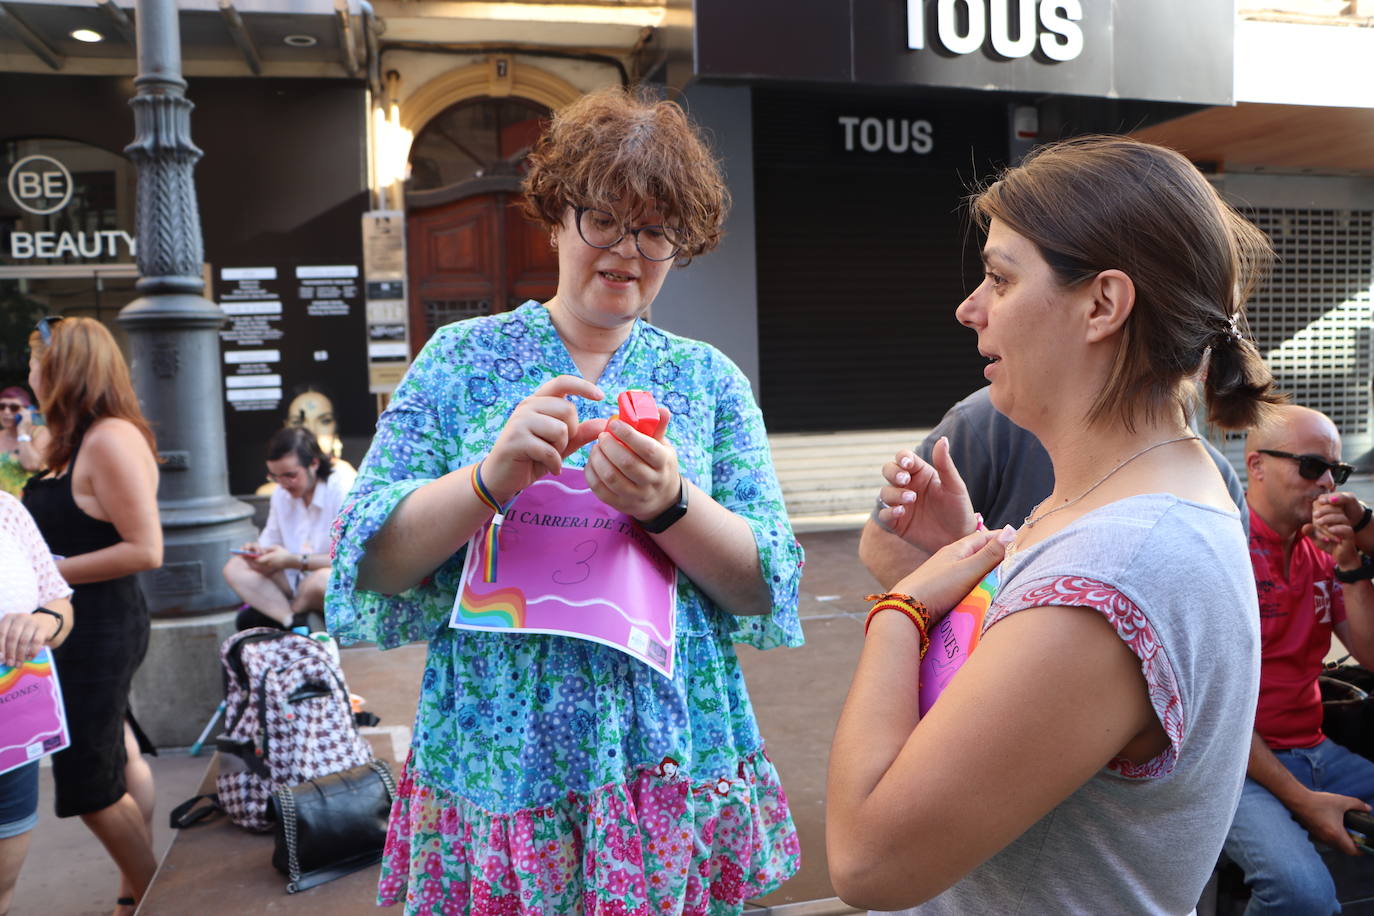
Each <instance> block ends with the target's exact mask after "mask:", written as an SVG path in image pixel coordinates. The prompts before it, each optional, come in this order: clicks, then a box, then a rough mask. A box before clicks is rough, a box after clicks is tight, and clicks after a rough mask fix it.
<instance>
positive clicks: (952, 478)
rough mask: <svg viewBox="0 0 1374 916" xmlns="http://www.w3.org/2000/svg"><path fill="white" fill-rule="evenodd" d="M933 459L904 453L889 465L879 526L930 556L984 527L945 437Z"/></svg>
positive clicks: (932, 455)
mask: <svg viewBox="0 0 1374 916" xmlns="http://www.w3.org/2000/svg"><path fill="white" fill-rule="evenodd" d="M930 457H931V461H929V462H927V461H923V460H922V459H921V457H920V456H919V455H917V454H915V453H914V452H910V451H900V452H898V453H897V456H896V457H895V458H894V459H893V460H892V461H889V462H887V463H886V464H884V465H883V479H884V480H886V481H887V485H886V486H884V487H883V488H882V490H881V491H879V499H881V500H882V501H883V504H884V508H883V509H882V510H881V511H880V512H879V513H878V521H880V522H881V523H882V524H883V525H885V526H886V527H887V529H888V530H889V531H891V532H892V533H893V534H895V535H897V536H898V537H900V538H902V539H903V540H904V541H906V542H908V543H910V544H912V545H913V546H915V547H918V548H920V549H921V550H923V551H925V552H926V553H934V552H935V551H937V550H939V549H940V548H941V547H944V546H945V545H946V544H949V543H952V542H953V541H956V540H958V539H959V538H961V537H963V536H964V535H966V534H968V533H969V532H970V531H972V530H973V529H974V528H976V527H977V525H978V519H977V516H976V515H975V514H974V512H973V503H971V502H970V501H969V496H968V489H967V488H966V487H965V486H964V479H963V478H962V477H960V476H959V469H958V468H956V467H955V466H954V459H952V458H951V457H950V456H949V439H948V438H947V437H945V436H941V437H940V441H938V442H936V443H935V448H934V449H933V450H932V451H931V455H930ZM959 597H960V598H962V597H963V595H960V596H959Z"/></svg>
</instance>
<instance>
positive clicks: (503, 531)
mask: <svg viewBox="0 0 1374 916" xmlns="http://www.w3.org/2000/svg"><path fill="white" fill-rule="evenodd" d="M489 528H490V523H488V524H487V525H484V526H483V527H482V528H481V529H479V530H478V532H477V533H476V534H474V535H473V536H472V539H471V540H470V541H469V542H468V546H467V556H466V558H465V559H464V562H463V576H462V582H461V585H460V587H459V590H458V597H457V600H456V601H455V602H454V606H453V615H452V616H451V617H450V619H449V625H450V626H452V627H455V628H457V629H460V630H499V631H509V632H512V633H517V632H525V633H552V634H556V635H561V636H572V637H575V638H577V639H589V640H591V641H593V642H599V643H601V644H602V645H606V646H610V647H612V648H614V649H619V650H620V651H622V652H625V653H626V654H628V655H630V656H632V657H633V658H636V659H638V660H639V661H642V662H643V663H644V664H646V665H648V666H649V667H651V668H653V669H654V670H655V671H657V672H659V673H660V674H662V675H663V676H665V677H669V678H671V677H672V676H673V662H674V658H673V647H674V645H675V644H676V642H677V640H676V635H677V634H676V627H677V567H676V566H674V565H673V562H672V561H671V560H669V559H668V557H667V555H666V554H664V553H663V551H662V550H660V549H659V548H658V545H656V544H655V543H654V542H653V539H652V538H650V537H649V536H648V535H647V534H645V533H644V530H643V529H642V528H640V527H639V525H638V524H636V523H635V521H634V520H633V519H632V518H630V517H629V516H628V515H625V514H624V513H622V512H617V511H616V510H615V509H612V508H611V507H610V506H608V505H606V504H605V503H603V502H602V501H601V500H599V499H597V498H596V496H595V494H593V493H592V491H591V490H590V489H589V488H588V487H587V479H586V476H585V475H584V474H583V472H582V470H581V469H580V468H568V467H565V468H563V472H562V473H561V474H560V475H559V476H557V477H544V478H542V479H540V480H537V481H535V482H534V484H532V485H531V486H530V487H528V488H527V489H526V490H524V491H523V492H522V493H521V494H520V495H519V496H518V497H517V498H516V500H515V502H514V503H513V504H512V505H511V506H510V508H509V509H508V510H507V511H506V514H505V521H504V523H503V524H502V525H501V526H500V532H499V541H498V544H497V547H496V550H495V555H494V556H493V554H492V552H491V551H490V550H489V547H488V541H489V538H488V537H487V533H488V529H489Z"/></svg>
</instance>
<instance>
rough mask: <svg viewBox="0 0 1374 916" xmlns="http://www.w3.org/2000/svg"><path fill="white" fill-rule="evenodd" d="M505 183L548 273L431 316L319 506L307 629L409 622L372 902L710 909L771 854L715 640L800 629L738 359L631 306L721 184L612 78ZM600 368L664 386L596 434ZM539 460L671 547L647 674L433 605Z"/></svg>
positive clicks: (448, 592)
mask: <svg viewBox="0 0 1374 916" xmlns="http://www.w3.org/2000/svg"><path fill="white" fill-rule="evenodd" d="M526 192H527V193H526V197H527V212H528V213H529V214H530V216H531V217H532V218H534V219H535V220H537V221H539V222H541V223H542V224H543V225H544V226H546V227H547V228H548V230H549V235H550V242H551V244H553V245H554V246H555V247H556V248H557V250H558V288H557V294H556V295H555V296H554V297H553V298H552V299H550V300H549V301H548V302H547V303H544V304H542V305H541V304H539V303H536V302H527V303H525V304H524V305H522V306H520V307H519V308H517V309H515V310H514V311H511V312H506V313H504V314H499V315H492V316H490V317H484V318H476V319H471V320H468V321H463V322H458V323H456V324H452V325H449V326H448V327H445V328H442V329H440V330H439V332H438V333H437V334H436V335H435V336H434V338H433V339H432V340H430V342H429V343H428V344H427V345H426V347H425V349H424V352H422V353H421V354H420V356H419V357H418V358H417V359H416V361H415V363H414V365H412V366H411V368H410V371H409V372H408V373H407V375H406V378H405V380H404V381H403V382H402V383H401V385H400V387H399V388H398V389H397V391H396V396H395V399H394V400H393V401H392V402H391V406H390V407H389V408H388V409H387V411H386V413H385V414H383V416H382V418H381V420H380V421H379V423H378V427H377V437H376V439H375V440H374V441H373V445H372V448H371V450H370V451H369V452H368V455H367V458H366V459H365V461H364V463H363V465H362V468H361V469H360V471H359V474H358V482H357V484H356V486H355V488H354V491H353V493H352V494H351V495H350V500H351V502H350V503H349V504H347V505H346V506H345V508H344V510H343V512H342V513H341V514H340V517H339V521H338V528H337V531H338V536H337V541H336V557H335V562H334V567H333V578H332V580H331V582H330V587H329V593H328V598H327V601H326V616H327V618H328V620H329V629H330V631H331V632H333V633H335V634H336V635H339V636H342V637H345V638H350V639H368V640H375V641H377V642H378V643H380V644H381V645H383V646H384V647H390V646H395V645H398V644H400V643H403V642H406V641H409V640H414V639H427V640H429V658H428V662H427V664H426V668H425V674H424V682H423V686H422V690H421V697H420V708H419V712H418V715H417V718H416V723H415V740H414V744H413V746H412V748H411V754H410V759H409V761H408V762H407V764H406V769H405V774H404V776H403V778H402V780H401V797H400V798H399V799H398V800H397V802H396V805H395V806H394V808H393V809H392V816H391V828H390V834H389V837H388V841H387V847H386V854H385V858H384V860H383V869H382V878H381V884H380V890H379V898H380V901H381V902H382V903H383V904H393V903H398V902H401V901H403V900H404V902H405V906H406V910H407V912H414V913H439V912H443V913H498V912H499V913H510V914H530V916H533V914H549V913H559V914H573V913H589V914H593V913H607V914H609V913H626V914H637V916H649V914H651V913H652V914H660V913H662V914H684V913H685V914H708V913H709V914H737V913H740V912H741V911H742V909H743V905H744V901H745V900H746V899H747V898H749V897H753V896H757V895H760V894H764V893H767V892H769V891H771V890H773V889H774V888H776V887H777V886H778V885H779V884H781V883H782V882H783V881H784V880H785V879H786V878H788V877H789V876H790V875H791V874H793V872H794V871H795V870H796V868H797V861H798V849H797V837H796V832H795V829H794V827H793V824H792V818H791V816H790V814H789V813H788V809H787V803H786V798H785V796H784V794H783V791H782V787H781V785H780V783H779V780H778V774H777V771H776V770H775V769H774V767H773V764H772V763H771V762H770V761H769V759H768V757H767V755H766V754H765V753H764V749H763V740H762V738H761V736H760V735H759V730H758V726H757V724H756V722H755V720H754V715H753V711H752V709H751V707H750V704H749V697H748V694H747V693H746V692H745V688H744V682H743V678H742V676H741V672H740V668H739V663H738V661H737V660H736V658H735V652H734V649H733V648H732V645H731V644H732V643H733V642H745V643H748V644H751V645H754V646H756V647H759V648H768V647H771V646H791V645H798V644H800V642H801V639H802V637H801V628H800V626H799V624H798V620H797V584H798V580H799V577H800V563H801V549H800V547H799V546H798V545H797V543H796V541H795V539H794V538H793V536H792V531H791V528H790V526H789V524H788V521H787V515H786V512H785V511H784V509H783V502H782V496H781V492H780V490H779V487H778V483H777V479H776V477H775V476H774V474H773V470H772V463H771V460H770V457H769V452H768V445H767V439H766V437H765V434H764V429H763V423H762V420H761V416H760V413H759V409H758V407H757V405H756V404H755V403H754V399H753V396H752V395H751V393H750V388H749V383H748V381H747V380H746V379H745V378H744V376H743V374H741V372H740V371H739V369H738V368H736V367H735V365H734V364H733V363H731V362H730V361H729V360H728V359H727V358H726V357H725V356H723V355H722V354H721V353H720V352H719V351H718V350H716V349H715V348H714V347H711V346H709V345H707V344H704V343H701V342H699V341H694V340H688V339H686V338H682V337H678V336H677V335H674V334H670V333H668V332H666V331H663V330H662V329H659V328H656V327H654V326H652V325H650V324H648V323H646V322H645V321H644V314H645V311H646V310H647V309H648V307H649V304H650V303H651V302H652V301H653V299H654V297H655V296H656V295H657V293H658V291H659V289H660V287H661V286H662V284H663V283H664V281H665V279H666V278H667V275H668V269H669V267H670V266H671V265H672V264H673V262H674V261H676V262H678V263H679V264H682V263H686V261H688V260H689V259H690V258H692V257H693V256H696V255H700V254H703V253H704V252H706V251H708V250H710V249H711V248H712V247H714V246H715V244H716V243H717V241H718V240H719V238H720V234H721V229H720V227H721V222H722V220H723V218H724V213H725V207H726V194H725V188H724V186H723V184H722V182H721V177H720V172H719V169H718V167H717V165H716V163H715V160H714V158H713V157H712V156H711V154H710V152H709V151H708V150H707V148H706V146H705V144H704V143H703V142H702V140H701V139H700V137H699V136H698V135H697V132H696V130H695V128H694V127H693V126H692V124H691V123H690V122H689V121H688V120H687V117H686V116H685V115H684V114H683V112H682V110H681V109H680V108H679V107H678V106H677V105H675V104H672V103H670V102H664V101H658V100H655V99H653V98H650V97H647V96H641V95H637V94H634V93H631V92H627V91H622V90H618V89H617V90H607V91H602V92H597V93H593V94H591V95H589V96H587V97H585V98H583V99H582V100H581V101H579V102H577V103H575V104H573V105H571V106H569V107H568V108H567V109H566V110H564V111H562V112H560V113H559V114H558V115H557V116H556V117H555V118H554V120H553V123H552V125H551V126H550V127H549V129H548V131H547V133H546V134H545V135H544V137H543V138H542V139H541V140H540V141H539V142H538V143H537V145H536V146H535V147H534V149H533V151H532V153H531V154H530V157H529V174H528V178H527V180H526ZM626 389H644V390H648V391H649V392H651V393H652V394H653V396H654V399H655V400H656V402H657V403H658V404H660V405H665V406H664V407H663V408H662V409H661V411H660V416H659V425H658V429H657V431H656V433H655V434H654V435H649V434H646V433H643V432H639V431H637V430H636V429H634V428H632V427H630V426H629V425H627V424H625V423H623V422H620V421H612V422H611V423H610V426H609V430H608V431H603V430H605V429H606V425H607V417H608V416H610V415H611V414H612V412H613V411H614V410H615V405H616V396H617V395H618V394H619V393H620V392H622V391H624V390H626ZM665 424H666V426H665ZM587 446H590V448H587ZM564 462H566V463H567V466H568V467H576V468H581V469H582V470H583V471H584V472H585V475H586V479H587V483H588V486H589V488H590V491H591V493H593V494H594V495H595V497H596V499H598V500H600V503H601V504H603V505H604V506H605V507H607V508H606V510H605V511H606V512H612V511H614V512H615V513H618V515H617V516H616V517H618V518H621V519H623V527H624V529H628V530H630V531H632V532H635V533H636V534H635V536H636V537H639V538H643V539H652V542H653V543H654V544H655V545H656V546H657V548H658V549H659V550H661V551H662V552H663V554H666V555H667V557H668V558H670V559H671V561H672V563H673V564H674V565H675V566H676V570H677V571H676V574H675V575H676V600H677V628H676V629H677V632H676V635H675V638H674V641H673V648H674V652H675V658H676V665H675V667H674V669H673V673H672V676H671V677H667V676H665V675H663V674H660V673H659V672H658V671H655V670H653V669H652V668H650V667H649V666H648V665H647V664H644V663H642V662H640V661H638V660H636V659H634V658H631V657H629V656H628V655H626V654H624V653H622V652H619V651H616V650H615V649H612V648H610V647H608V646H605V645H602V644H600V643H596V642H591V641H587V640H582V639H574V638H569V637H565V636H555V635H531V634H511V633H502V632H490V631H472V630H460V629H453V628H450V627H449V626H448V618H449V614H450V612H451V611H452V609H453V607H454V598H455V592H456V591H457V589H458V585H459V576H460V573H461V571H462V568H463V560H462V556H461V555H459V554H458V551H459V550H460V548H462V547H463V545H464V543H465V542H467V541H468V539H469V538H470V537H471V536H472V535H473V534H474V533H475V532H477V531H479V530H480V529H482V527H483V526H484V525H485V524H486V523H487V522H488V521H489V520H491V519H492V517H493V510H492V507H491V504H492V503H496V504H498V505H499V506H506V505H508V504H509V502H510V501H511V500H512V499H514V498H515V497H516V496H517V494H519V493H520V492H521V491H522V490H524V489H525V488H527V487H530V486H531V485H532V484H535V483H536V482H538V481H540V479H541V478H543V477H545V476H546V475H549V474H557V473H558V472H559V470H560V468H561V467H562V466H563V465H564ZM479 488H482V489H485V490H486V491H487V493H488V495H489V496H490V497H491V499H490V500H485V499H483V498H482V497H481V495H480V494H479V492H477V491H478V489H479ZM684 501H685V503H686V510H685V513H684V512H683V511H681V506H682V504H683V502H684ZM632 520H633V521H632ZM506 549H507V546H506V545H503V546H502V547H501V550H502V551H504V550H506ZM502 562H505V561H504V560H503V561H502ZM628 612H629V613H634V612H635V608H634V607H631V608H629V609H628Z"/></svg>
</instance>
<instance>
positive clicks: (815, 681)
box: [12, 475, 1374, 916]
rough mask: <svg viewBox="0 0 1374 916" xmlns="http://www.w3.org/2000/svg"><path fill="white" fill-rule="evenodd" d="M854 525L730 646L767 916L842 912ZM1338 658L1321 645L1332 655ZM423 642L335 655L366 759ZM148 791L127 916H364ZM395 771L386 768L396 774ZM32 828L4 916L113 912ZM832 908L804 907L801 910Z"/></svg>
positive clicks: (78, 867)
mask: <svg viewBox="0 0 1374 916" xmlns="http://www.w3.org/2000/svg"><path fill="white" fill-rule="evenodd" d="M1344 489H1348V490H1351V491H1353V492H1355V493H1357V495H1359V496H1360V497H1361V498H1363V499H1364V500H1365V501H1366V502H1370V503H1374V478H1371V477H1370V476H1367V475H1361V476H1360V477H1358V478H1352V479H1351V481H1350V482H1349V483H1348V484H1347V486H1346V487H1345V488H1344ZM861 520H862V519H861V518H860V517H857V516H856V517H853V518H850V517H842V518H841V517H836V518H834V519H831V520H828V521H825V520H811V521H809V522H807V523H805V524H799V525H798V526H797V527H798V529H799V534H798V538H799V539H800V540H801V542H802V544H803V546H804V547H805V548H806V570H805V575H804V576H803V578H802V586H801V598H800V605H799V612H800V615H801V618H802V622H803V627H804V630H805V633H806V645H805V646H803V647H801V648H798V649H775V650H771V651H768V652H759V651H757V650H754V649H750V648H748V647H739V649H738V651H739V655H740V660H741V664H742V666H743V668H744V671H745V676H746V680H747V683H748V686H749V692H750V695H751V697H752V699H753V702H754V708H755V710H756V712H757V714H758V718H759V722H760V725H761V727H762V730H763V734H764V737H765V739H766V741H767V743H768V748H769V754H770V756H771V757H772V759H773V761H774V762H775V763H776V765H777V767H778V770H779V772H780V773H781V774H782V778H783V784H784V786H785V787H786V789H787V792H788V797H789V800H790V803H791V807H792V812H793V815H794V817H795V819H796V823H797V829H798V832H799V834H800V838H801V847H802V869H801V872H800V873H799V874H798V875H797V876H796V877H794V878H793V879H792V880H791V881H789V882H788V883H787V884H786V885H784V886H783V887H782V888H781V889H780V890H778V891H777V892H775V893H773V894H770V895H768V896H767V897H765V898H763V899H761V900H759V901H756V905H757V906H759V907H760V908H764V907H767V908H771V910H761V911H762V912H771V913H773V914H776V916H794V914H795V916H802V914H807V916H822V914H826V916H829V914H838V913H848V912H852V911H850V910H849V909H847V908H844V907H842V906H840V905H838V904H837V903H836V902H833V896H834V892H833V890H832V889H831V887H830V883H829V879H828V876H827V870H826V862H825V839H824V817H825V796H824V785H825V772H826V766H827V762H828V757H829V749H830V739H831V734H832V730H833V728H834V724H835V722H836V720H837V719H838V716H839V711H840V707H841V705H842V703H843V701H844V697H845V694H846V691H847V690H848V687H849V680H850V676H851V674H852V672H853V670H854V666H855V664H856V662H857V660H858V654H859V649H860V647H861V645H862V638H863V614H864V612H865V610H866V606H865V602H864V601H863V595H864V594H866V593H867V592H869V591H872V590H873V585H874V582H873V580H872V579H871V577H870V576H869V575H868V573H867V572H866V571H865V570H864V569H863V567H862V565H861V564H860V563H859V561H858V542H859V529H858V527H857V526H858V524H859V523H860V522H861ZM1341 654H1343V651H1342V650H1341V649H1340V648H1339V645H1335V646H1333V651H1332V654H1331V657H1338V656H1339V655H1341ZM423 661H424V648H423V646H407V647H403V648H401V649H395V650H392V651H390V652H385V653H383V652H379V651H377V650H376V649H373V648H370V647H359V648H351V649H345V650H344V651H343V667H344V671H345V673H346V676H347V678H348V682H349V686H350V688H351V689H352V690H353V691H355V692H357V693H360V694H362V695H363V696H364V697H365V698H366V699H367V708H368V709H369V710H371V711H373V712H376V713H377V714H378V715H380V716H381V718H382V722H381V724H380V725H379V726H378V727H377V729H375V730H372V731H371V734H370V735H369V737H370V738H371V739H372V740H373V743H374V747H375V749H376V750H377V753H378V756H381V757H384V758H390V759H393V760H396V761H399V760H400V759H402V758H403V756H404V748H405V747H406V746H407V745H408V743H409V726H410V724H411V721H412V719H413V717H414V710H415V702H416V698H417V696H418V690H419V687H418V685H419V678H420V674H421V671H422V667H423ZM150 763H151V764H152V768H153V773H154V778H155V780H156V786H157V815H156V817H155V819H154V844H155V849H156V851H157V854H158V856H159V858H160V861H161V862H162V867H161V869H160V871H159V873H158V877H157V879H156V880H155V881H154V885H153V889H152V891H150V893H149V895H148V898H147V899H146V900H145V901H144V905H143V906H142V907H141V908H140V910H139V916H162V914H169V916H183V914H193V916H217V914H221V913H223V914H228V913H242V912H245V911H248V912H263V913H269V912H270V913H277V912H291V913H301V914H307V913H320V912H328V913H330V914H331V916H351V914H354V913H357V914H360V916H361V914H364V913H373V912H376V909H375V907H374V905H373V891H374V889H375V869H369V870H367V871H365V872H359V873H357V874H355V875H352V876H349V877H348V878H344V879H340V880H339V881H336V882H334V883H332V884H328V885H322V886H321V887H318V888H315V889H313V890H310V891H307V892H305V893H302V894H297V895H294V896H290V897H288V896H287V895H286V893H285V879H284V878H282V876H281V875H279V874H278V873H277V872H275V871H274V870H273V869H272V867H271V864H270V858H271V851H272V840H271V836H270V835H265V836H255V835H250V834H247V833H246V832H244V831H240V830H238V829H237V828H233V827H231V826H229V825H227V824H225V823H221V824H219V825H218V826H215V825H212V826H210V827H205V828H196V830H197V831H203V832H200V833H194V832H187V834H186V836H184V837H182V838H181V839H180V840H178V842H177V843H176V844H175V845H173V844H172V840H173V837H174V832H173V831H171V830H170V829H169V828H168V826H167V812H168V811H169V810H171V808H172V807H174V806H175V805H176V804H177V803H179V802H181V801H183V800H185V799H187V798H189V797H191V796H192V795H194V794H196V793H197V792H198V791H201V789H200V787H201V785H202V783H203V782H204V781H205V780H206V779H207V773H208V768H209V767H210V766H211V758H210V757H209V756H208V755H202V756H200V757H191V756H189V755H188V754H187V753H186V751H185V749H170V750H164V751H163V752H162V753H161V754H160V756H158V757H155V758H150ZM396 769H397V770H398V771H399V764H398V766H397V768H396ZM41 793H42V795H41V798H40V809H39V817H40V820H39V824H38V826H37V828H35V830H34V832H33V838H32V846H31V848H30V851H29V856H28V860H27V862H26V864H25V866H24V869H23V871H22V872H21V874H20V877H19V884H18V888H17V892H16V896H15V902H14V905H13V909H12V913H13V914H14V916H38V914H44V916H46V914H58V916H101V914H107V913H110V912H111V911H112V910H113V906H114V900H115V897H116V890H117V880H118V879H117V873H116V870H115V868H114V865H113V864H112V862H111V861H110V859H109V858H108V857H107V856H106V855H105V853H104V851H103V850H102V848H101V847H100V845H99V844H98V843H97V841H96V840H95V838H94V837H93V836H92V835H91V834H90V833H88V832H87V831H86V829H85V828H84V827H83V826H82V825H81V823H80V821H79V820H76V819H66V820H58V819H56V818H55V817H53V815H52V811H51V808H52V800H51V799H52V793H51V781H50V780H49V779H48V777H47V775H46V773H45V774H44V776H43V778H42V780H41ZM827 900H829V901H832V902H830V903H819V902H818V903H814V904H808V903H807V902H808V901H827Z"/></svg>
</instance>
